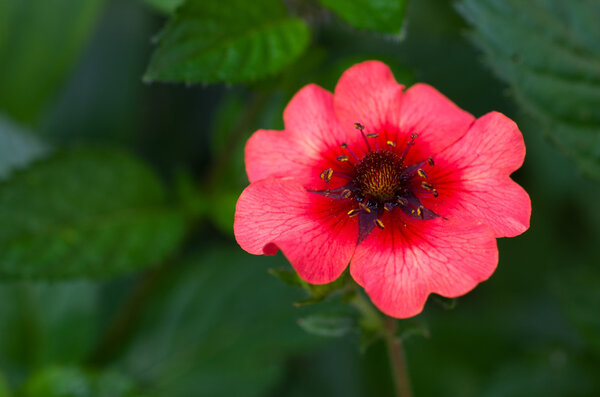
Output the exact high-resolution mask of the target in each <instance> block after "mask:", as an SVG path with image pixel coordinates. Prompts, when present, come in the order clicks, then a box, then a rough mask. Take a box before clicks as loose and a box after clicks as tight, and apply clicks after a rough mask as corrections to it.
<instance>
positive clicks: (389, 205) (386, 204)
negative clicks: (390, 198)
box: [383, 203, 394, 211]
mask: <svg viewBox="0 0 600 397" xmlns="http://www.w3.org/2000/svg"><path fill="white" fill-rule="evenodd" d="M393 208H394V207H392V203H385V204H384V205H383V209H384V210H386V211H391V210H392V209H393Z"/></svg>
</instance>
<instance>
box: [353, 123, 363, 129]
mask: <svg viewBox="0 0 600 397" xmlns="http://www.w3.org/2000/svg"><path fill="white" fill-rule="evenodd" d="M354 128H356V129H357V130H361V131H362V130H364V129H365V126H364V125H362V124H361V123H354Z"/></svg>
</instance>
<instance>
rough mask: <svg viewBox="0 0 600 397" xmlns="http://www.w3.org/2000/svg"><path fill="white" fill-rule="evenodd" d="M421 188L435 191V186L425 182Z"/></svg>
mask: <svg viewBox="0 0 600 397" xmlns="http://www.w3.org/2000/svg"><path fill="white" fill-rule="evenodd" d="M421 187H422V188H423V189H427V190H433V185H432V184H431V183H429V182H425V181H423V182H421Z"/></svg>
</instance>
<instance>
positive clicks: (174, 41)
mask: <svg viewBox="0 0 600 397" xmlns="http://www.w3.org/2000/svg"><path fill="white" fill-rule="evenodd" d="M308 40H309V30H308V27H307V26H306V24H305V23H304V22H303V21H302V20H300V19H297V18H291V17H290V16H289V15H288V14H287V12H286V10H285V8H284V6H283V4H282V2H281V1H279V0H263V1H260V2H248V1H244V0H231V1H227V2H221V1H214V0H212V1H205V0H188V1H187V2H186V3H185V4H184V5H183V6H182V7H181V8H179V9H178V10H177V11H176V14H175V16H174V17H173V18H172V19H171V20H170V21H169V23H168V24H167V26H166V27H165V29H164V31H162V32H161V33H160V34H159V36H158V42H159V46H158V48H157V50H156V52H155V53H154V55H153V56H152V61H151V62H150V65H149V67H148V71H147V72H146V75H145V76H144V80H145V81H148V82H150V81H155V80H158V81H182V82H186V83H188V84H189V83H214V82H217V81H226V82H241V81H249V80H256V79H257V78H261V77H265V76H268V75H271V74H273V73H275V72H278V71H279V70H281V69H282V68H283V67H284V66H286V65H288V64H289V63H290V62H292V61H293V60H295V59H296V58H297V57H298V56H299V55H300V54H301V53H302V51H303V50H304V49H305V48H306V46H307V44H308Z"/></svg>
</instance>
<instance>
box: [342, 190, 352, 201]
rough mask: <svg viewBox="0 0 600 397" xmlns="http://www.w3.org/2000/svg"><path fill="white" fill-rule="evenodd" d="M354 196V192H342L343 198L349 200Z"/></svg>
mask: <svg viewBox="0 0 600 397" xmlns="http://www.w3.org/2000/svg"><path fill="white" fill-rule="evenodd" d="M351 195H352V191H351V190H350V189H344V190H342V197H343V198H345V199H347V198H349V197H350V196H351Z"/></svg>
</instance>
